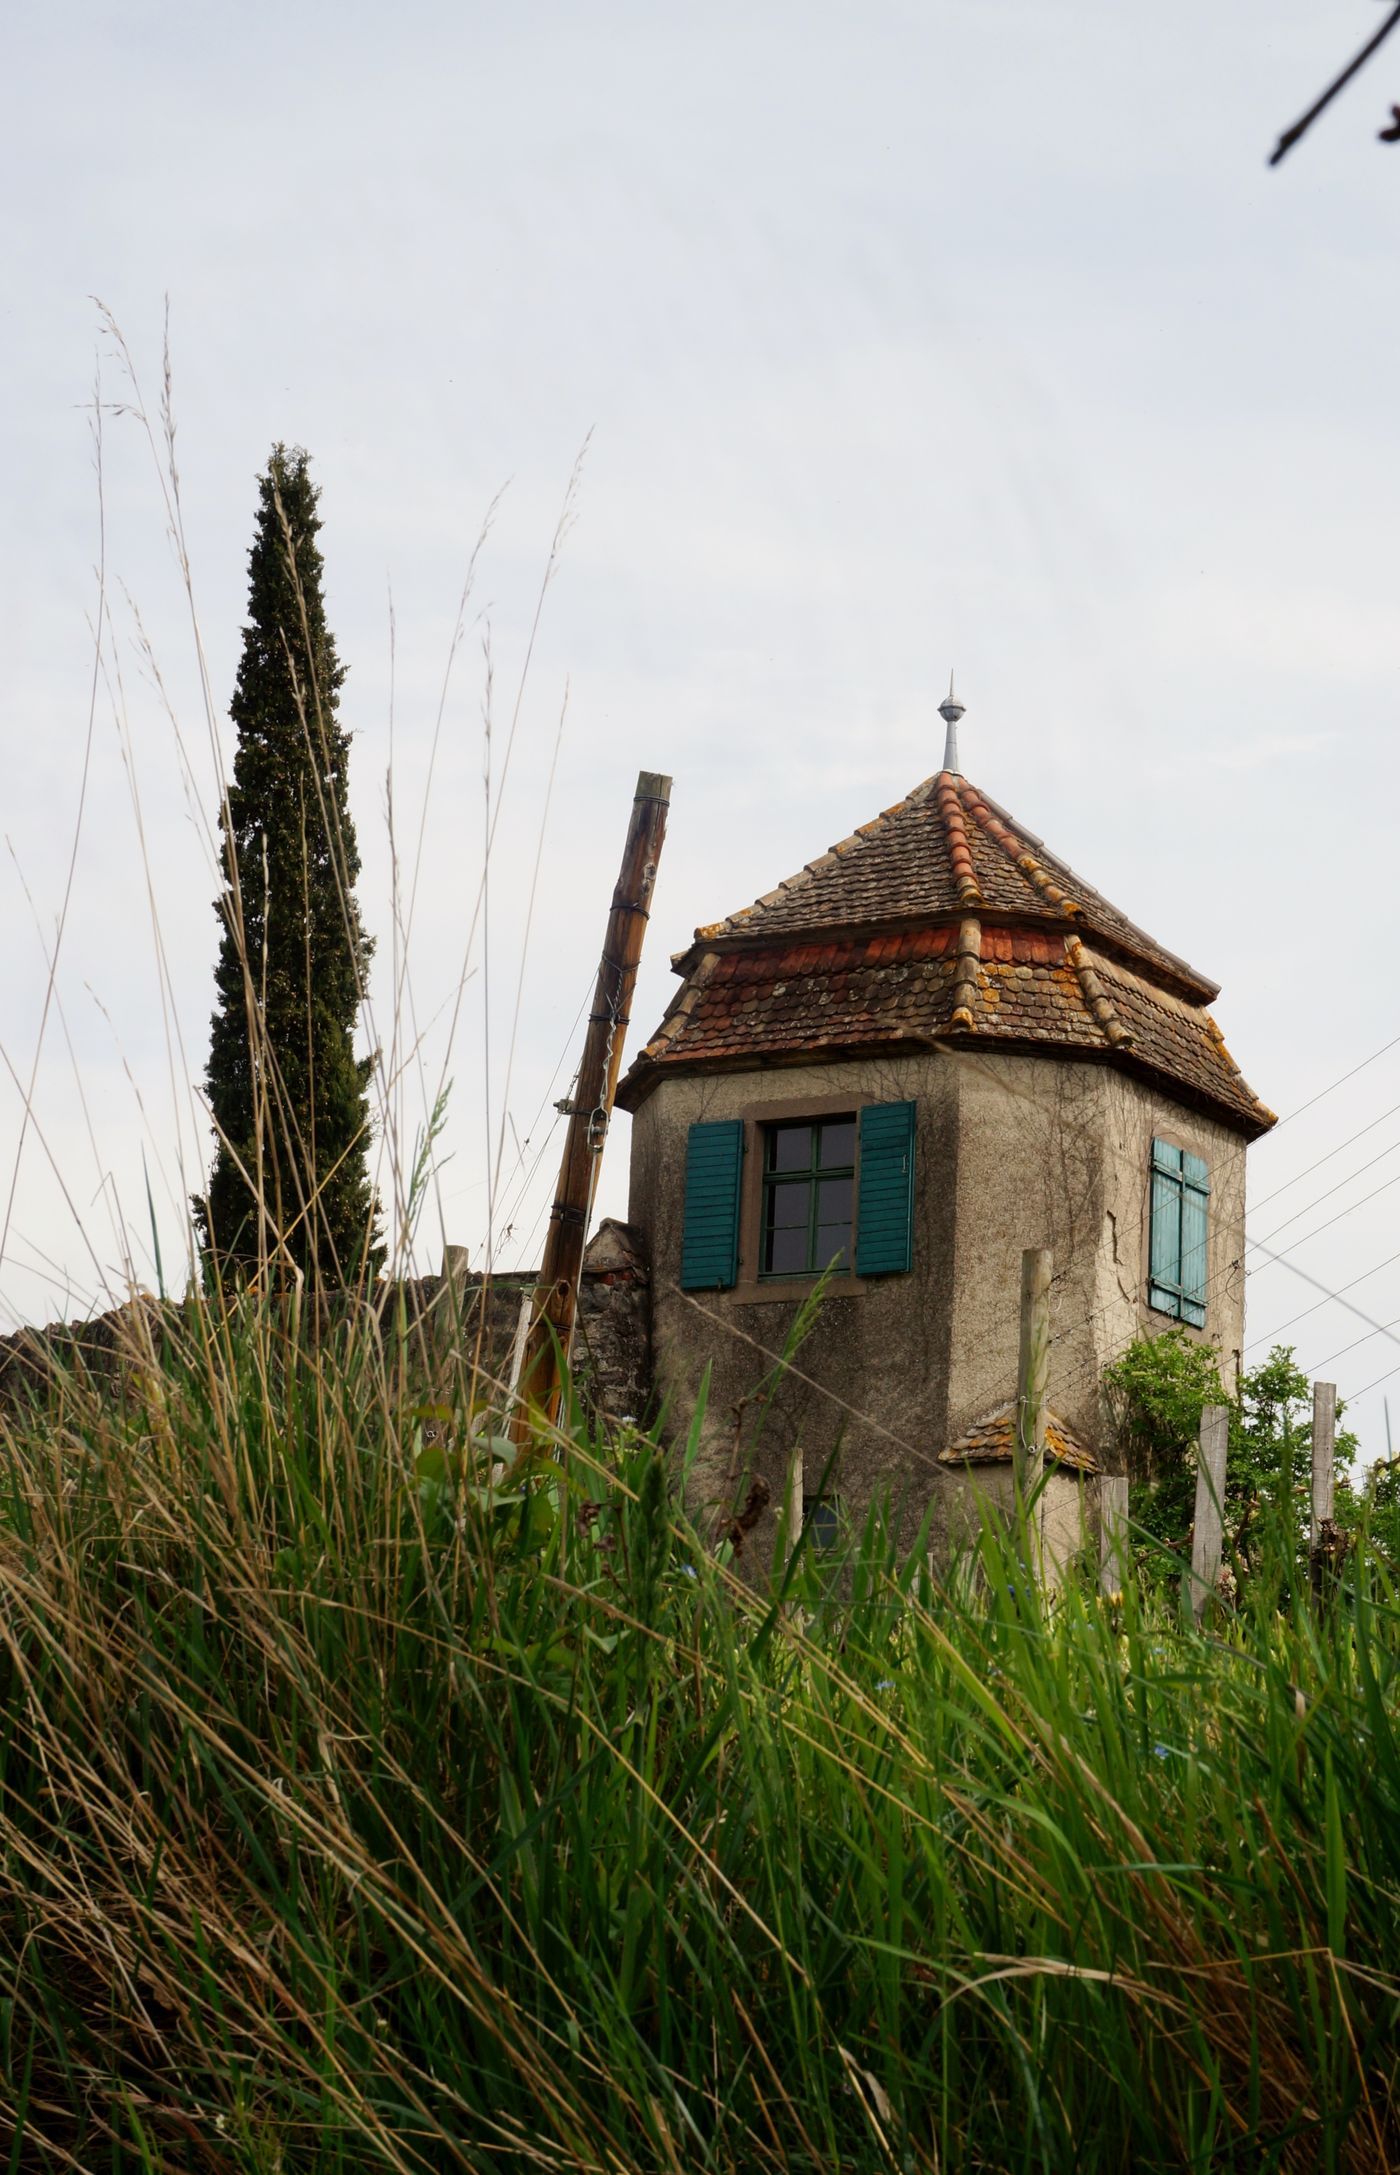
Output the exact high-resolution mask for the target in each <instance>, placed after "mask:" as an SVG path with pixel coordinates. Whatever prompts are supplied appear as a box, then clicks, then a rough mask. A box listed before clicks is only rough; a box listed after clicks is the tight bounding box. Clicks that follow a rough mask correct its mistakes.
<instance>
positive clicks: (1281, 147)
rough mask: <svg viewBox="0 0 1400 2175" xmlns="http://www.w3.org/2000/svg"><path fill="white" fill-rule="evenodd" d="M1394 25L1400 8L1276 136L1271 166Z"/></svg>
mask: <svg viewBox="0 0 1400 2175" xmlns="http://www.w3.org/2000/svg"><path fill="white" fill-rule="evenodd" d="M1397 23H1400V6H1397V7H1393V8H1392V9H1391V11H1390V13H1389V15H1387V17H1386V19H1385V21H1384V22H1383V23H1382V24H1381V27H1380V29H1379V30H1378V31H1377V32H1376V34H1375V36H1374V38H1368V39H1367V41H1366V43H1365V45H1363V46H1362V48H1361V51H1360V52H1359V53H1358V54H1356V55H1355V57H1354V58H1353V59H1352V60H1349V61H1348V62H1347V65H1346V67H1345V68H1344V69H1343V70H1342V72H1341V74H1340V75H1339V76H1338V77H1337V78H1336V79H1335V81H1334V82H1332V83H1329V84H1328V86H1327V88H1326V90H1325V91H1324V92H1323V94H1322V96H1321V98H1319V99H1318V100H1317V101H1316V103H1315V104H1314V105H1311V106H1309V108H1308V110H1307V112H1306V113H1305V114H1303V115H1302V117H1301V118H1300V119H1299V120H1297V121H1295V122H1294V123H1293V126H1292V128H1286V129H1285V130H1284V132H1283V134H1282V135H1281V136H1280V137H1279V140H1278V142H1277V143H1276V144H1275V145H1274V148H1273V152H1272V154H1271V156H1270V159H1269V164H1270V166H1277V165H1278V162H1279V160H1280V159H1281V158H1282V157H1283V155H1284V153H1285V152H1287V151H1291V150H1292V149H1293V146H1294V144H1295V143H1297V141H1298V138H1299V137H1300V136H1304V135H1306V134H1307V132H1308V130H1309V129H1310V128H1311V127H1312V125H1313V122H1314V121H1315V120H1316V119H1317V117H1318V115H1319V114H1320V113H1322V112H1324V111H1325V110H1326V108H1327V107H1328V106H1330V105H1331V103H1332V101H1333V99H1334V98H1335V97H1336V95H1337V93H1338V91H1341V90H1345V89H1346V86H1347V85H1348V83H1350V81H1351V79H1352V77H1353V76H1354V75H1355V74H1356V73H1357V71H1358V69H1361V68H1364V67H1365V65H1366V63H1367V61H1368V60H1369V59H1370V58H1371V55H1372V54H1373V53H1374V52H1375V51H1376V50H1377V49H1378V47H1380V46H1382V45H1384V43H1385V41H1386V39H1387V38H1388V37H1389V36H1390V33H1391V31H1392V30H1394V28H1395V26H1396V24H1397Z"/></svg>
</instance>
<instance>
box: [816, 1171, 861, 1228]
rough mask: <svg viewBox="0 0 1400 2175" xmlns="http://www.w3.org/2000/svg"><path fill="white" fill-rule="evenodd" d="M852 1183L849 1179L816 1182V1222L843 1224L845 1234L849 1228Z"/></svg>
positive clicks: (826, 1179) (853, 1187) (853, 1186)
mask: <svg viewBox="0 0 1400 2175" xmlns="http://www.w3.org/2000/svg"><path fill="white" fill-rule="evenodd" d="M854 1190H855V1185H854V1181H853V1180H852V1179H849V1178H821V1179H818V1181H817V1222H818V1223H840V1224H844V1225H845V1227H846V1230H847V1233H849V1232H850V1228H851V1195H852V1193H853V1192H854Z"/></svg>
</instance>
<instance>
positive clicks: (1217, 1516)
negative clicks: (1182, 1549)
mask: <svg viewBox="0 0 1400 2175" xmlns="http://www.w3.org/2000/svg"><path fill="white" fill-rule="evenodd" d="M1229 1447H1230V1408H1229V1406H1228V1405H1207V1406H1206V1407H1205V1410H1204V1411H1203V1412H1202V1414H1201V1432H1200V1435H1199V1436H1198V1438H1197V1443H1196V1524H1195V1530H1194V1533H1193V1535H1192V1540H1191V1607H1192V1609H1193V1611H1194V1612H1195V1615H1196V1619H1197V1621H1198V1622H1199V1621H1200V1618H1201V1615H1202V1614H1203V1612H1204V1610H1205V1605H1206V1603H1207V1601H1208V1600H1209V1599H1210V1597H1211V1595H1212V1594H1213V1593H1214V1592H1215V1590H1216V1587H1217V1585H1218V1584H1219V1580H1220V1553H1221V1540H1222V1533H1223V1527H1224V1514H1225V1459H1226V1455H1227V1453H1228V1451H1229Z"/></svg>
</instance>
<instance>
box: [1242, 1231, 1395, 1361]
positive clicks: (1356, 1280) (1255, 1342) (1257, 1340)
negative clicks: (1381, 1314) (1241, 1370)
mask: <svg viewBox="0 0 1400 2175" xmlns="http://www.w3.org/2000/svg"><path fill="white" fill-rule="evenodd" d="M1396 1261H1400V1253H1395V1254H1387V1255H1386V1257H1385V1260H1384V1261H1378V1262H1377V1263H1376V1265H1375V1267H1374V1268H1372V1269H1363V1270H1362V1272H1361V1274H1360V1276H1354V1277H1353V1278H1352V1280H1351V1282H1350V1283H1349V1284H1341V1285H1339V1286H1338V1289H1337V1291H1330V1292H1329V1293H1328V1294H1327V1299H1335V1298H1336V1297H1337V1296H1338V1294H1339V1292H1343V1291H1355V1289H1356V1287H1357V1285H1358V1284H1364V1283H1366V1282H1367V1281H1368V1280H1369V1279H1370V1278H1371V1277H1373V1276H1379V1275H1380V1273H1381V1270H1382V1269H1388V1268H1389V1267H1390V1266H1391V1264H1392V1263H1393V1262H1396ZM1327 1299H1318V1300H1317V1301H1316V1302H1315V1303H1314V1304H1313V1305H1312V1306H1310V1307H1304V1308H1303V1310H1302V1312H1301V1314H1290V1315H1289V1317H1288V1320H1287V1321H1286V1322H1280V1323H1279V1324H1278V1326H1277V1328H1275V1329H1269V1330H1266V1331H1265V1332H1264V1334H1263V1335H1262V1336H1258V1337H1251V1338H1250V1340H1249V1342H1248V1344H1247V1345H1246V1346H1245V1350H1246V1352H1253V1351H1256V1350H1257V1349H1258V1347H1259V1346H1260V1345H1261V1344H1272V1343H1273V1341H1274V1338H1275V1337H1281V1336H1282V1335H1283V1332H1284V1330H1285V1329H1291V1328H1292V1327H1293V1326H1294V1324H1295V1322H1303V1321H1306V1320H1307V1318H1308V1316H1309V1315H1310V1314H1316V1312H1317V1310H1318V1308H1319V1307H1324V1306H1326V1304H1327Z"/></svg>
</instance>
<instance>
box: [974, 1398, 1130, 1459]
mask: <svg viewBox="0 0 1400 2175" xmlns="http://www.w3.org/2000/svg"><path fill="white" fill-rule="evenodd" d="M1015 1453H1016V1400H1015V1398H1014V1397H1010V1398H1008V1399H1007V1401H1006V1403H1005V1404H1004V1405H998V1406H997V1409H996V1411H995V1412H989V1413H988V1414H987V1416H986V1418H985V1419H982V1420H977V1421H975V1422H974V1423H973V1425H972V1426H971V1427H970V1428H969V1429H968V1431H967V1433H966V1434H965V1435H960V1436H959V1437H958V1440H957V1441H956V1442H952V1443H949V1445H948V1447H947V1449H946V1450H940V1451H939V1453H938V1462H939V1464H940V1465H1003V1464H1009V1463H1010V1461H1011V1459H1012V1458H1013V1457H1014V1456H1015ZM1045 1454H1046V1456H1047V1457H1052V1458H1055V1459H1056V1460H1057V1461H1058V1462H1059V1463H1060V1464H1061V1465H1068V1466H1070V1467H1071V1468H1072V1470H1073V1471H1075V1472H1077V1473H1097V1472H1098V1471H1099V1470H1100V1467H1099V1461H1098V1459H1097V1458H1096V1457H1095V1455H1094V1453H1093V1451H1092V1450H1091V1449H1090V1448H1089V1447H1088V1445H1087V1444H1086V1443H1082V1442H1081V1441H1080V1440H1079V1438H1078V1436H1077V1435H1075V1434H1073V1433H1072V1432H1071V1430H1070V1429H1069V1428H1068V1427H1067V1426H1066V1425H1065V1422H1064V1421H1063V1420H1062V1419H1061V1418H1060V1417H1059V1415H1058V1413H1054V1412H1047V1413H1046V1415H1045Z"/></svg>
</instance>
